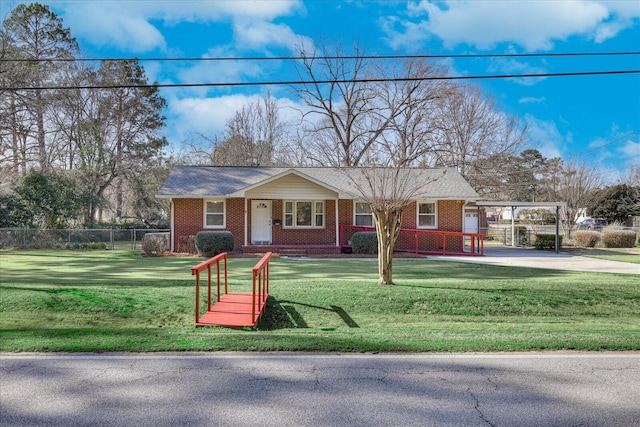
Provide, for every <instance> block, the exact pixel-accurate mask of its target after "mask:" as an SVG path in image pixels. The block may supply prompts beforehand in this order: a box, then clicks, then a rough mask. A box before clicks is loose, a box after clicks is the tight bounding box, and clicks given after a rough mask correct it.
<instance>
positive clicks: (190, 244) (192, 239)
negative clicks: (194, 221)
mask: <svg viewBox="0 0 640 427" xmlns="http://www.w3.org/2000/svg"><path fill="white" fill-rule="evenodd" d="M180 252H187V253H190V254H197V253H198V250H197V249H196V236H193V235H191V236H182V237H180Z"/></svg>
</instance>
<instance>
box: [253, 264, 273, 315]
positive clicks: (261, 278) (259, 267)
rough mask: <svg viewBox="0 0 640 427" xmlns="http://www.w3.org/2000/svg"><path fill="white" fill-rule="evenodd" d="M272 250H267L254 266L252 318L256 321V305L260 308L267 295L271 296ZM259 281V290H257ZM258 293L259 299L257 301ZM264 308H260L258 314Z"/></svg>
mask: <svg viewBox="0 0 640 427" xmlns="http://www.w3.org/2000/svg"><path fill="white" fill-rule="evenodd" d="M271 255H272V253H271V252H267V253H266V254H264V256H263V257H262V258H261V259H260V261H258V262H257V263H256V265H255V266H254V267H253V269H252V272H253V298H252V307H251V319H252V320H253V321H254V322H255V321H256V320H257V319H256V305H259V306H260V308H261V307H262V306H263V305H264V303H265V301H266V300H267V297H268V296H269V261H270V260H271ZM256 281H257V285H258V286H257V287H258V289H257V292H256ZM256 294H257V297H258V300H257V301H256ZM261 311H262V310H261V309H260V310H258V315H259V314H260V312H261Z"/></svg>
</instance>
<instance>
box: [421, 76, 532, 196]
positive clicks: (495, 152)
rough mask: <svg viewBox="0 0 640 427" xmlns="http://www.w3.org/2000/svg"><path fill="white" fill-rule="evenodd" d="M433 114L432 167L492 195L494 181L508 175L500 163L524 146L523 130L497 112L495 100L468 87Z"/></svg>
mask: <svg viewBox="0 0 640 427" xmlns="http://www.w3.org/2000/svg"><path fill="white" fill-rule="evenodd" d="M440 108H441V111H440V112H439V113H438V114H437V120H438V121H439V123H440V126H439V129H440V133H439V134H438V141H437V144H436V146H435V147H434V150H433V152H432V155H433V157H434V158H433V160H434V164H435V165H439V166H447V167H455V168H456V169H457V170H458V171H459V172H460V173H461V174H462V176H464V177H465V179H467V181H469V183H470V184H471V185H472V186H473V187H474V188H476V189H477V190H478V191H480V192H481V193H495V188H494V185H492V182H493V181H494V177H495V176H496V175H497V174H501V173H502V174H504V173H508V170H505V168H504V166H505V165H506V164H507V162H505V161H504V159H506V158H509V157H512V156H515V155H516V153H517V151H518V150H519V149H520V148H521V147H522V146H523V145H524V143H525V142H526V137H525V135H526V126H523V125H521V124H520V122H519V121H518V120H517V119H516V118H515V117H511V116H508V115H506V114H504V113H502V112H500V111H499V109H498V106H497V104H496V102H495V100H494V99H493V98H492V97H490V96H488V95H486V94H483V93H482V91H481V90H480V88H478V87H477V86H472V85H468V84H465V85H459V86H457V87H456V88H455V90H452V91H451V92H450V94H449V96H447V97H446V98H444V99H443V102H441V103H440Z"/></svg>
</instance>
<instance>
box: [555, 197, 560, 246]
mask: <svg viewBox="0 0 640 427" xmlns="http://www.w3.org/2000/svg"><path fill="white" fill-rule="evenodd" d="M556 253H557V254H559V253H560V205H556Z"/></svg>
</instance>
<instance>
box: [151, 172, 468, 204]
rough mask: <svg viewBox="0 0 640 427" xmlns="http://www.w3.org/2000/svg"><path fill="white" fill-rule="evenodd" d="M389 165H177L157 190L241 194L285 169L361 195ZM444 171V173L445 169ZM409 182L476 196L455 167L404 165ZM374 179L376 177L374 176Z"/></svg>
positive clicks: (443, 193) (421, 194)
mask: <svg viewBox="0 0 640 427" xmlns="http://www.w3.org/2000/svg"><path fill="white" fill-rule="evenodd" d="M389 171H391V170H389V169H387V170H384V169H378V170H376V169H366V168H351V169H346V170H338V169H334V168H313V167H304V168H287V167H284V168H282V167H228V166H176V167H175V168H173V170H172V171H171V173H170V174H169V176H168V177H167V179H166V180H165V182H164V184H163V185H162V187H161V188H160V190H159V191H158V193H157V197H160V198H169V197H175V198H185V197H190V198H191V197H193V198H208V197H242V196H243V195H244V191H245V190H247V189H249V188H253V187H255V186H256V185H260V184H261V183H265V182H268V181H270V180H272V179H275V178H278V177H280V176H283V175H287V174H288V173H295V174H297V175H299V176H302V177H306V178H309V179H311V180H314V181H315V182H316V183H320V184H323V185H324V186H326V187H327V188H330V189H332V190H336V191H337V192H338V193H339V194H340V198H356V199H357V198H360V197H361V196H360V194H361V192H360V190H358V188H357V187H358V185H356V184H355V183H359V186H360V188H361V189H366V188H368V185H367V184H366V177H365V176H368V177H375V176H378V177H383V176H386V175H385V174H387V173H389ZM445 171H446V173H445ZM403 173H407V174H408V175H407V182H409V186H414V184H415V183H421V182H426V183H427V184H425V185H422V184H420V185H417V184H416V185H415V188H418V187H419V191H418V192H417V193H416V194H415V195H414V198H416V199H418V198H420V199H423V198H424V199H426V198H433V199H478V194H477V193H476V192H475V190H474V189H473V188H472V187H471V186H470V185H469V183H467V181H466V180H465V179H464V178H463V177H462V175H460V174H459V173H458V172H457V171H456V170H455V169H417V168H415V169H405V170H403ZM374 179H375V178H374Z"/></svg>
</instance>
